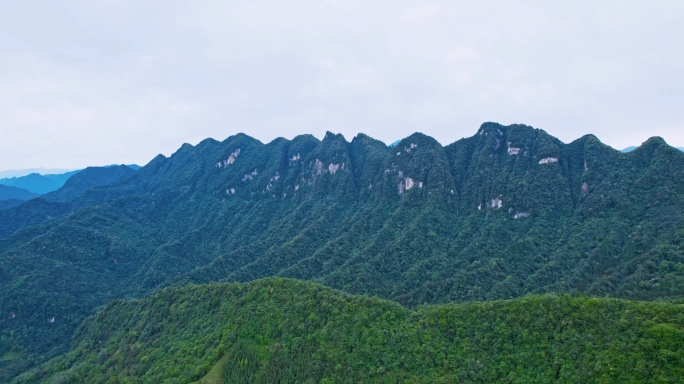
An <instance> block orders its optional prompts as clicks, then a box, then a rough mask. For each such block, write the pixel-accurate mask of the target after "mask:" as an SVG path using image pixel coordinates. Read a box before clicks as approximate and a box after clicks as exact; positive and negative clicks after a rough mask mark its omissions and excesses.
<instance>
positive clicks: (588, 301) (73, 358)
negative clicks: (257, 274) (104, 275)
mask: <svg viewBox="0 0 684 384" xmlns="http://www.w3.org/2000/svg"><path fill="white" fill-rule="evenodd" d="M683 327H684V306H682V305H678V304H667V303H648V302H635V301H627V300H619V299H606V298H590V297H587V296H581V295H568V294H560V295H543V296H528V297H523V298H519V299H513V300H505V301H502V300H498V301H493V302H476V303H467V304H448V305H437V306H426V307H421V308H420V309H417V310H408V309H405V308H403V307H401V306H400V305H398V304H396V303H393V302H389V301H384V300H379V299H376V298H369V297H364V296H349V295H346V294H342V293H340V292H336V291H334V290H332V289H329V288H325V287H323V286H320V285H318V284H315V283H307V282H300V281H296V280H289V279H280V278H266V279H262V280H257V281H254V282H251V283H244V284H240V283H233V284H230V283H223V284H209V285H199V286H197V285H191V286H187V287H183V288H167V289H164V290H162V291H161V292H159V293H157V294H155V295H153V296H150V297H146V298H144V299H141V300H134V301H115V302H113V303H111V304H109V305H108V306H107V307H106V308H105V309H104V310H103V311H102V312H99V313H98V314H96V315H95V316H93V317H91V318H89V319H88V320H87V321H86V322H85V323H84V324H83V325H82V326H81V327H80V328H79V332H78V334H77V336H76V341H75V343H74V347H73V348H72V350H71V351H69V352H68V353H66V354H64V355H62V356H59V357H57V358H54V359H52V360H50V361H49V362H48V363H46V364H43V365H42V366H40V367H38V368H36V369H33V370H31V371H29V372H27V373H25V374H23V375H22V376H20V377H19V378H18V379H17V380H16V383H25V382H64V383H86V382H87V383H188V382H197V381H199V382H200V383H295V382H300V383H347V382H348V383H357V382H364V383H416V382H423V383H439V382H442V383H453V382H488V383H491V382H508V383H549V382H559V383H627V382H629V383H675V382H681V381H682V380H684V332H683V331H682V328H683Z"/></svg>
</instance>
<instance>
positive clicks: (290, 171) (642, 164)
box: [0, 123, 684, 381]
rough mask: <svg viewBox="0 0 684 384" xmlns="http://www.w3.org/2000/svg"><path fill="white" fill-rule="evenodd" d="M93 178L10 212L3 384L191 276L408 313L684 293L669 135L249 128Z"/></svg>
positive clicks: (683, 205) (1, 263) (683, 210)
mask: <svg viewBox="0 0 684 384" xmlns="http://www.w3.org/2000/svg"><path fill="white" fill-rule="evenodd" d="M121 171H122V172H125V170H121ZM84 175H86V174H84ZM92 176H93V177H88V178H85V177H84V178H81V179H79V180H80V181H82V182H83V183H81V182H79V183H76V182H75V181H74V182H73V183H69V185H65V186H64V187H63V188H67V189H64V190H61V191H58V192H59V193H56V194H55V196H53V197H56V198H54V199H50V198H36V199H32V200H30V201H27V202H26V203H23V204H20V205H18V206H15V207H11V208H7V209H2V210H0V279H1V280H0V281H1V284H0V381H3V380H4V381H7V380H9V378H11V377H14V376H16V375H18V374H19V373H21V372H24V371H26V370H28V369H30V368H31V367H34V366H36V365H38V364H40V363H43V362H45V361H46V360H48V359H50V358H53V357H55V356H57V355H59V354H62V353H65V352H66V351H67V350H68V349H69V347H70V345H71V343H72V340H73V334H74V331H75V329H76V328H77V327H78V326H79V324H80V323H81V322H82V321H83V319H85V318H87V317H88V316H91V315H92V314H94V313H95V312H97V311H98V310H99V309H101V308H102V307H103V306H105V305H107V303H108V302H110V301H111V300H115V299H130V298H140V297H143V296H145V295H148V294H150V293H154V292H157V291H158V290H160V289H162V288H164V287H167V286H174V285H180V286H182V285H186V284H188V283H196V284H203V283H211V282H222V281H227V282H247V281H252V280H256V279H260V278H263V277H268V276H280V277H289V278H296V279H300V280H310V281H315V282H317V283H321V284H323V285H326V286H329V287H332V288H335V289H339V290H342V291H345V292H347V293H352V294H368V295H374V296H378V297H381V298H385V299H390V300H394V301H397V302H399V303H400V304H402V305H404V306H406V307H407V308H416V307H420V306H422V305H426V304H437V303H451V302H455V303H463V302H470V301H490V300H499V299H511V298H516V297H521V296H525V295H529V294H544V293H561V292H566V293H571V294H574V293H578V292H579V293H584V294H587V295H591V296H599V297H604V296H609V297H618V298H625V299H631V300H657V301H679V302H681V300H682V297H683V295H684V153H682V152H680V151H678V150H676V149H674V148H672V147H670V146H668V145H667V144H666V143H665V142H664V141H663V140H662V139H659V138H652V139H650V140H648V141H647V142H645V143H644V144H643V145H642V146H640V147H639V148H637V149H635V150H634V151H632V152H629V153H626V154H625V153H620V152H618V151H616V150H614V149H612V148H610V147H608V146H606V145H603V144H602V143H601V142H600V141H599V140H598V139H597V138H596V137H594V136H591V135H588V136H584V137H582V138H580V139H578V140H576V141H574V142H572V143H569V144H564V143H562V142H560V141H559V140H557V139H556V138H554V137H551V136H550V135H548V134H546V133H545V132H544V131H541V130H538V129H534V128H531V127H528V126H522V125H512V126H502V125H499V124H495V123H486V124H483V125H482V127H481V128H480V129H479V130H478V131H477V133H476V134H475V135H474V136H473V137H469V138H464V139H462V140H459V141H457V142H455V143H453V144H450V145H447V146H442V145H440V144H439V143H438V142H436V141H435V140H434V139H432V138H430V137H428V136H426V135H423V134H420V133H416V134H414V135H411V136H409V137H407V138H405V139H404V140H402V141H401V142H400V143H399V144H398V145H396V146H394V147H391V148H389V147H387V146H386V145H384V144H383V143H381V142H379V141H377V140H374V139H372V138H370V137H368V136H366V135H363V134H359V135H358V136H356V137H355V138H354V139H353V140H351V142H348V141H347V140H345V138H344V137H342V136H341V135H334V134H332V133H328V134H327V135H326V136H325V138H323V140H318V139H316V138H314V137H312V136H310V135H303V136H298V137H296V138H294V139H292V140H285V139H282V138H280V139H276V140H274V141H272V142H270V143H267V144H263V143H260V142H259V141H257V140H255V139H253V138H250V137H249V136H246V135H244V134H238V135H235V136H231V137H229V138H228V139H226V140H224V141H223V142H218V141H216V140H212V139H207V140H205V141H202V142H201V143H199V144H198V145H196V146H191V145H189V144H186V145H183V146H182V147H181V148H180V149H179V150H178V151H177V152H176V153H174V154H173V155H172V156H170V157H168V158H167V157H164V156H161V155H160V156H158V157H156V158H155V159H153V160H152V161H151V162H150V163H149V164H147V165H146V166H145V167H143V168H141V169H140V170H138V171H137V172H135V174H131V175H129V176H128V177H125V178H123V179H121V180H114V179H107V180H108V182H107V183H105V184H98V186H96V187H92V188H90V187H88V186H92V185H95V184H89V183H93V182H94V181H97V183H99V181H101V180H103V179H102V178H101V176H102V175H101V174H100V173H99V172H95V173H93V174H92ZM124 176H126V175H124ZM75 180H76V179H75ZM110 182H111V183H113V184H110ZM69 188H71V189H69ZM245 353H251V352H245Z"/></svg>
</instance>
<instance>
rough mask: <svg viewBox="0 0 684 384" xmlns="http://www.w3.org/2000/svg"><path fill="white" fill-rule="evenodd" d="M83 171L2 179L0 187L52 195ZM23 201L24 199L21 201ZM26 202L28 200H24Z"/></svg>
mask: <svg viewBox="0 0 684 384" xmlns="http://www.w3.org/2000/svg"><path fill="white" fill-rule="evenodd" d="M122 166H123V165H117V164H112V165H107V166H105V167H95V168H118V167H122ZM125 167H127V168H130V169H133V170H138V169H140V166H139V165H137V164H131V165H126V166H125ZM37 169H42V168H37ZM81 171H83V170H82V169H78V170H75V171H70V172H64V173H58V174H45V175H43V174H40V173H37V172H34V173H30V174H28V175H25V176H19V177H6V178H3V179H0V185H5V186H10V187H16V188H21V189H23V190H26V191H27V192H30V193H34V194H37V195H44V194H46V193H50V192H53V191H56V190H58V189H59V188H61V187H62V186H63V185H64V183H66V181H67V180H68V179H69V178H70V177H71V176H74V175H76V174H78V173H79V172H81ZM7 172H14V173H20V172H21V171H5V172H3V173H7ZM0 200H7V199H0ZM19 200H22V199H19ZM23 200H26V199H23Z"/></svg>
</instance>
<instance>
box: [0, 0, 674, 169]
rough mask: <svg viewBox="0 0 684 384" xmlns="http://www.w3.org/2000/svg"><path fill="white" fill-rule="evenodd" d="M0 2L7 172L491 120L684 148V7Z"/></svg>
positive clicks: (1, 119)
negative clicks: (231, 143)
mask: <svg viewBox="0 0 684 384" xmlns="http://www.w3.org/2000/svg"><path fill="white" fill-rule="evenodd" d="M557 3H559V2H548V1H516V2H511V1H481V2H457V1H397V0H393V1H374V2H368V1H363V2H362V1H358V2H354V1H327V2H324V1H230V2H226V1H192V2H190V1H185V2H180V1H144V2H141V1H126V0H122V1H115V0H110V1H104V0H102V1H94V0H88V1H85V0H83V1H66V0H65V1H59V2H52V1H34V0H22V1H9V0H5V1H3V0H0V44H1V46H2V47H3V49H2V50H0V85H1V86H0V132H1V133H2V137H1V139H0V151H1V153H2V156H0V170H1V169H10V168H29V167H39V166H42V167H67V168H77V167H82V166H86V165H103V164H109V163H133V162H135V163H141V164H144V163H146V162H147V161H149V160H150V159H151V158H152V157H153V156H154V155H156V154H157V153H159V152H161V153H164V154H166V155H168V154H170V153H172V152H173V151H174V150H175V149H177V148H178V147H179V146H180V145H181V144H182V143H183V142H190V143H192V144H195V143H197V142H198V141H199V140H201V139H204V138H206V137H214V138H216V139H219V140H223V139H224V138H226V137H228V136H230V135H232V134H235V133H237V132H245V133H247V134H249V135H251V136H254V137H256V138H258V139H260V140H262V141H265V142H267V141H270V140H271V139H273V138H275V137H278V136H283V137H286V138H292V137H294V136H296V135H298V134H302V133H312V134H314V135H316V136H317V137H319V138H321V137H322V136H323V134H324V133H325V131H326V130H330V131H333V132H341V133H343V134H344V135H345V136H346V137H347V138H348V139H351V138H352V137H353V136H354V135H355V134H356V133H358V132H364V133H367V134H369V135H371V136H373V137H375V138H378V139H380V140H383V141H386V142H392V141H394V140H396V139H399V138H403V137H405V136H408V135H409V134H411V133H413V132H415V131H421V132H424V133H426V134H428V135H431V136H433V137H435V138H437V139H438V140H439V141H441V142H442V143H443V144H447V143H451V142H453V141H455V140H457V139H459V138H461V137H464V136H471V135H473V134H474V133H475V132H476V130H477V128H478V127H479V125H480V124H481V123H482V122H484V121H497V122H500V123H504V124H510V123H524V124H528V125H532V126H534V127H537V128H542V129H545V130H546V131H548V132H549V133H551V134H553V135H555V136H557V137H559V138H560V139H561V140H563V141H565V142H569V141H571V140H574V139H576V138H578V137H580V136H581V135H583V134H586V133H595V134H596V135H597V136H598V137H599V138H600V139H601V140H603V141H604V142H606V143H608V144H610V145H612V146H614V147H616V148H623V147H627V146H629V145H638V144H640V143H641V142H643V141H644V140H646V139H647V138H648V137H650V136H654V135H659V136H662V137H663V138H665V140H667V141H668V142H669V143H670V144H672V145H676V146H684V115H683V113H682V105H684V103H683V102H684V95H683V87H684V71H682V68H684V65H683V64H684V63H683V61H684V60H683V59H684V39H682V38H681V36H684V16H683V15H684V2H681V1H652V2H645V1H586V2H585V1H567V2H563V3H564V5H559V4H557Z"/></svg>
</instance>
